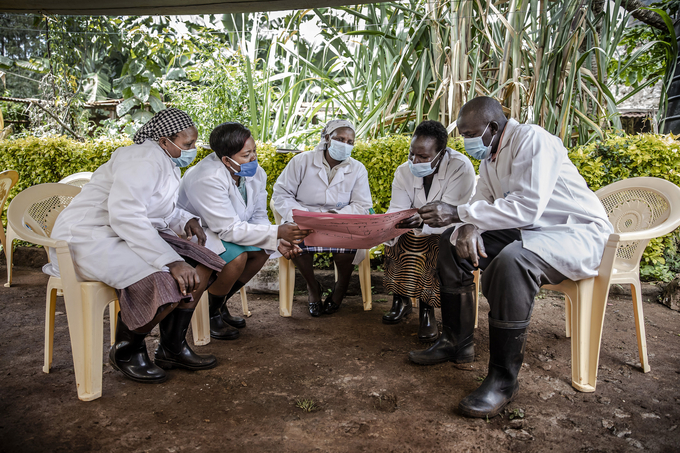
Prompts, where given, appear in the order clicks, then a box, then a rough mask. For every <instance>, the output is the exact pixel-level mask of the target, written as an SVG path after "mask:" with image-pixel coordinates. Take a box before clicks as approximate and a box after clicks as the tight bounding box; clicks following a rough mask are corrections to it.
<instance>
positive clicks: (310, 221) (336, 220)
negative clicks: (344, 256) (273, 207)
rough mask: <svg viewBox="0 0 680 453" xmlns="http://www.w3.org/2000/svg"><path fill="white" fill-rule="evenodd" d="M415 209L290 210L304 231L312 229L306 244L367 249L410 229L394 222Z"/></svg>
mask: <svg viewBox="0 0 680 453" xmlns="http://www.w3.org/2000/svg"><path fill="white" fill-rule="evenodd" d="M416 212H418V210H417V209H407V210H405V211H399V212H393V213H391V214H373V215H358V214H328V213H325V212H307V211H300V210H299V209H293V221H294V222H295V223H297V225H298V226H299V227H300V228H301V229H303V230H314V233H312V234H310V235H309V236H307V237H306V238H305V245H307V246H309V247H338V248H348V249H369V248H371V247H375V246H376V245H379V244H382V243H383V242H385V241H389V240H390V239H393V238H395V237H397V236H400V235H402V234H404V233H406V232H407V231H409V230H405V229H400V228H396V227H395V225H396V224H397V223H399V222H400V221H402V220H404V219H408V218H409V217H411V216H412V215H413V214H415V213H416Z"/></svg>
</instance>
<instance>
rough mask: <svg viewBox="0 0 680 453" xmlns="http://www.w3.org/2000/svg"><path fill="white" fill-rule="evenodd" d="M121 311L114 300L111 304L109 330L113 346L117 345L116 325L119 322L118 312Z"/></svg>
mask: <svg viewBox="0 0 680 453" xmlns="http://www.w3.org/2000/svg"><path fill="white" fill-rule="evenodd" d="M119 311H120V304H119V302H118V301H117V300H114V301H113V302H111V303H110V304H109V330H110V332H111V333H110V335H111V346H113V345H114V344H116V323H117V322H118V312H119Z"/></svg>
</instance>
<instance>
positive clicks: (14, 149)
mask: <svg viewBox="0 0 680 453" xmlns="http://www.w3.org/2000/svg"><path fill="white" fill-rule="evenodd" d="M131 143H132V142H131V140H129V139H119V140H103V139H100V140H92V141H87V142H78V141H75V140H72V139H70V138H67V137H53V138H38V137H31V136H29V137H25V138H21V139H16V140H6V141H2V142H0V168H2V169H14V170H16V171H18V172H19V176H20V178H19V182H18V183H17V185H16V186H15V187H14V188H13V189H12V191H11V193H10V196H9V198H8V202H9V201H11V199H12V198H13V197H14V196H15V195H16V194H17V193H19V192H20V191H21V190H23V189H25V188H27V187H30V186H32V185H35V184H42V183H47V182H57V181H59V180H60V179H62V178H64V177H65V176H68V175H70V174H73V173H77V172H80V171H94V170H96V169H97V167H99V166H100V165H102V164H104V163H105V162H107V161H108V160H109V158H110V156H111V154H112V153H113V152H114V151H115V150H116V149H117V148H119V147H122V146H128V145H130V144H131ZM409 144H410V137H408V136H405V135H393V136H388V137H383V138H378V139H373V140H366V141H358V142H357V144H356V146H355V148H354V151H353V152H352V156H353V157H354V158H355V159H357V160H359V161H360V162H362V163H363V164H364V165H365V166H366V169H367V170H368V175H369V183H370V186H371V193H372V195H373V207H374V209H375V211H376V212H377V213H383V212H385V211H386V210H387V208H388V207H389V203H390V197H391V190H392V179H393V176H394V172H395V171H396V169H397V167H398V166H399V165H401V164H402V163H403V162H405V161H406V157H407V155H408V148H409ZM449 146H450V147H451V148H453V149H456V150H458V151H460V152H462V153H465V151H464V149H463V144H462V140H461V139H460V138H457V139H450V140H449ZM257 149H258V160H259V162H260V165H261V166H262V167H263V168H264V170H265V171H266V172H267V191H268V192H269V196H270V197H271V191H272V187H273V185H274V182H275V181H276V178H277V177H278V176H279V174H280V173H281V171H283V169H284V167H285V166H286V164H287V163H288V161H289V160H290V159H291V158H292V157H293V154H290V153H287V154H284V153H277V152H276V147H275V146H274V145H273V144H271V143H261V142H258V144H257ZM210 152H211V151H210V150H207V149H201V150H199V153H198V157H197V159H196V160H195V161H194V162H195V163H196V162H198V161H199V160H200V159H202V158H203V157H205V156H207V155H208V154H209V153H210ZM468 157H469V156H468ZM569 157H570V158H571V160H572V162H574V164H575V165H576V167H577V168H578V169H579V172H580V173H581V175H583V177H584V178H585V180H586V182H587V183H588V185H589V187H590V188H591V189H592V190H597V189H599V188H600V187H604V186H606V185H608V184H611V183H613V182H615V181H619V180H621V179H626V178H632V177H636V176H654V177H657V178H662V179H666V180H668V181H671V182H673V183H674V184H676V185H680V174H679V173H678V170H679V169H680V142H678V141H677V140H674V139H673V138H672V137H670V136H666V135H651V134H644V135H622V136H619V135H611V136H608V137H607V138H606V139H605V140H603V141H597V142H594V143H591V144H589V145H586V146H582V147H577V148H574V149H572V150H571V151H570V153H569ZM470 160H471V161H472V163H473V165H474V167H475V170H477V169H478V166H479V161H477V160H475V159H472V158H471V159H470ZM270 218H272V220H273V217H272V216H271V215H270ZM678 231H680V230H678ZM678 231H676V232H674V233H672V234H670V235H668V236H665V237H663V238H657V239H653V240H652V241H650V243H649V245H648V247H647V249H646V250H645V254H644V256H643V261H642V263H641V268H640V271H641V276H642V277H643V278H647V279H655V280H665V281H668V280H670V279H672V277H673V276H674V274H675V273H677V272H680V256H679V255H678V243H679V242H680V234H679V233H678Z"/></svg>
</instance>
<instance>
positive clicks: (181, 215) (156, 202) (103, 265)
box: [45, 140, 195, 289]
mask: <svg viewBox="0 0 680 453" xmlns="http://www.w3.org/2000/svg"><path fill="white" fill-rule="evenodd" d="M179 182H180V170H179V168H177V167H176V166H175V164H174V163H173V162H172V161H171V160H170V158H169V157H168V156H167V154H166V153H165V151H163V149H162V148H161V147H160V146H158V143H156V142H154V141H152V140H147V141H145V142H144V143H143V144H141V145H132V146H126V147H124V148H119V149H117V150H116V151H115V152H114V153H113V154H112V155H111V159H110V160H109V161H108V162H107V163H105V164H104V165H102V166H101V167H99V168H98V169H97V171H95V172H94V174H93V175H92V179H91V180H90V182H89V183H87V184H85V186H83V190H82V191H81V192H80V194H78V195H77V196H76V197H75V198H74V199H73V201H72V202H71V204H70V205H69V206H68V207H67V208H66V209H64V210H63V211H62V212H61V214H59V217H58V218H57V221H56V223H55V224H54V228H53V230H52V238H54V239H62V240H65V241H66V242H68V244H69V248H70V250H71V255H72V256H73V259H74V262H75V265H76V270H77V272H78V274H79V275H80V276H81V277H82V278H83V279H85V280H95V281H101V282H104V283H106V284H107V285H109V286H112V287H114V288H118V289H123V288H126V287H128V286H130V285H132V284H133V283H136V282H138V281H140V280H142V279H143V278H145V277H147V276H149V275H151V274H153V273H154V272H159V271H167V267H166V265H167V264H170V263H172V262H175V261H182V257H180V256H179V255H178V254H177V252H175V250H174V249H173V248H172V247H171V246H170V245H169V244H168V243H167V242H165V241H164V240H163V239H162V238H161V237H160V236H159V235H158V233H159V232H163V233H168V234H171V235H176V236H182V237H185V233H184V226H185V225H186V223H187V222H188V221H189V220H190V219H192V218H195V216H194V215H192V214H190V213H188V212H186V211H184V210H182V209H179V208H178V207H177V206H176V202H177V194H178V189H179ZM50 257H51V263H50V264H49V265H47V266H46V268H45V272H47V273H48V274H51V275H59V269H58V263H57V256H56V252H55V251H54V250H52V249H50Z"/></svg>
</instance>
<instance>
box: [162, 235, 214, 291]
mask: <svg viewBox="0 0 680 453" xmlns="http://www.w3.org/2000/svg"><path fill="white" fill-rule="evenodd" d="M203 238H204V239H203V242H205V236H203ZM168 269H170V275H172V278H174V279H175V281H176V282H177V284H178V285H179V291H180V292H181V293H182V294H184V295H185V296H186V295H187V294H188V293H192V292H193V291H194V290H195V289H196V288H198V285H200V284H201V279H200V278H199V277H198V273H197V272H196V269H194V268H193V267H191V266H190V265H189V264H187V263H186V261H175V262H174V263H170V264H168Z"/></svg>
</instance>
